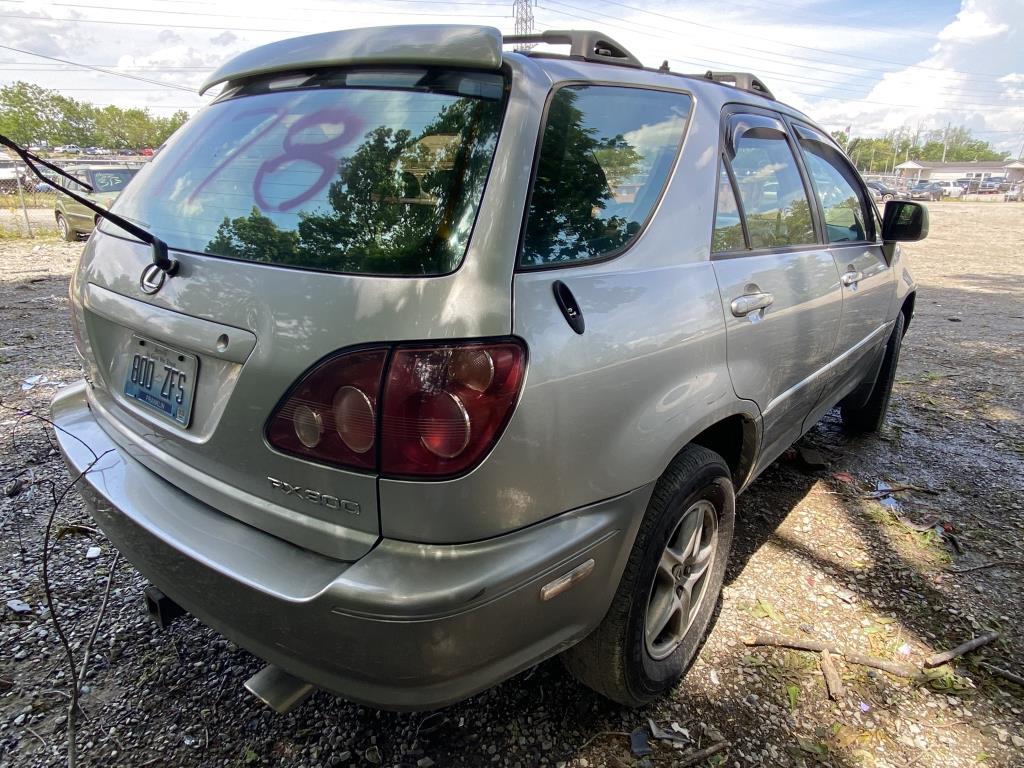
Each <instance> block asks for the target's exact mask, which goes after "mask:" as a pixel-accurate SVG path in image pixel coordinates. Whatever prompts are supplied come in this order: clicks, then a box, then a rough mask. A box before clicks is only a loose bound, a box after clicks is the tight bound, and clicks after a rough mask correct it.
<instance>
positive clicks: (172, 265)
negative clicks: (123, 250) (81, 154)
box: [0, 134, 178, 277]
mask: <svg viewBox="0 0 1024 768" xmlns="http://www.w3.org/2000/svg"><path fill="white" fill-rule="evenodd" d="M0 146H3V147H7V148H8V149H9V150H11V151H12V152H14V153H15V154H16V155H17V156H18V157H20V158H21V159H22V160H23V161H24V163H25V165H27V166H28V168H29V170H30V171H32V173H34V174H35V175H36V176H37V177H38V178H39V179H40V180H41V181H43V182H45V183H46V184H49V185H50V186H51V187H53V188H54V189H55V190H57V191H58V192H60V193H62V194H65V195H67V196H68V197H70V198H71V199H72V200H74V201H76V202H78V203H81V204H82V205H84V206H85V207H86V208H88V209H89V210H90V211H92V212H94V213H95V214H96V215H97V216H100V217H101V218H104V219H106V220H107V221H109V222H110V223H111V224H113V225H115V226H118V227H120V228H121V229H123V230H124V231H125V232H127V233H129V234H130V235H133V236H134V237H137V238H138V239H139V240H141V241H142V242H144V243H147V244H148V245H149V246H150V247H151V248H152V249H153V263H154V264H156V266H157V267H158V268H159V269H161V270H163V271H164V272H165V273H166V274H167V276H168V277H170V276H171V275H174V274H176V273H177V271H178V262H177V260H175V259H172V258H170V257H169V256H168V255H167V243H165V242H164V241H163V240H161V239H160V238H159V237H157V236H156V235H154V234H153V233H152V232H147V231H146V230H144V229H143V228H142V227H140V226H138V225H136V224H132V223H131V222H130V221H128V219H125V218H122V217H121V216H118V215H117V214H116V213H111V212H110V211H108V210H106V209H105V208H102V207H100V206H98V205H96V203H94V202H92V201H91V200H89V199H87V198H84V197H82V196H81V195H77V194H75V193H74V192H72V191H71V190H70V189H67V188H65V187H60V186H57V184H55V183H54V182H53V181H52V180H51V179H48V178H46V176H45V175H43V173H42V171H40V170H39V169H38V168H36V165H35V164H36V163H39V164H40V165H42V166H45V167H46V168H49V169H50V170H51V171H53V172H54V173H58V174H60V175H61V176H63V177H64V178H65V179H68V180H69V181H73V182H74V183H75V184H78V185H80V186H82V187H83V188H85V189H86V190H87V191H89V192H92V191H93V189H92V185H91V184H87V183H86V182H84V181H82V180H81V179H77V178H75V177H74V176H72V175H71V174H70V173H68V172H66V171H64V170H63V169H61V168H58V167H57V166H56V165H53V164H52V163H48V162H46V161H45V160H43V159H42V158H41V157H37V156H36V155H34V154H32V153H31V152H29V151H28V150H27V149H24V148H23V147H20V146H18V145H17V144H16V143H15V142H13V141H11V140H10V139H9V138H7V137H6V136H4V135H3V134H0Z"/></svg>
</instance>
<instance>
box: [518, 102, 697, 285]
mask: <svg viewBox="0 0 1024 768" xmlns="http://www.w3.org/2000/svg"><path fill="white" fill-rule="evenodd" d="M690 105H691V101H690V97H689V96H687V95H685V94H681V93H669V92H665V91H650V90H644V89H640V88H628V87H615V86H590V85H573V86H566V87H563V88H560V89H559V90H558V91H557V92H556V93H555V95H554V97H553V98H552V100H551V105H550V107H549V108H548V116H547V123H546V124H545V126H544V134H543V137H542V140H541V148H540V157H539V158H538V161H537V162H538V165H537V176H536V179H535V181H534V186H533V192H532V196H531V198H530V209H529V213H528V217H527V222H526V233H525V236H524V239H523V252H522V255H521V256H520V264H521V265H522V266H524V267H539V266H548V265H558V264H573V263H578V262H581V261H586V260H588V259H596V258H600V257H602V256H607V255H609V254H613V253H616V252H618V251H621V250H623V249H625V248H626V247H627V246H628V245H629V244H630V243H631V242H632V241H633V240H634V239H635V238H636V237H637V235H638V234H639V233H640V230H641V229H642V228H643V226H644V223H645V222H646V221H647V219H648V218H649V217H650V215H651V212H652V211H653V210H654V206H655V205H656V204H657V202H658V199H659V198H660V197H661V193H662V191H663V190H664V188H665V185H666V183H667V182H668V179H669V175H670V174H671V171H672V167H673V165H674V164H675V159H676V155H677V154H678V153H679V147H680V145H681V144H682V140H683V131H684V129H685V127H686V118H687V116H688V115H689V113H690Z"/></svg>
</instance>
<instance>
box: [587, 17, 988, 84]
mask: <svg viewBox="0 0 1024 768" xmlns="http://www.w3.org/2000/svg"><path fill="white" fill-rule="evenodd" d="M605 2H607V3H608V4H609V5H617V6H619V7H621V8H627V9H629V10H631V11H638V12H640V13H646V14H648V15H649V16H659V17H661V18H663V19H669V20H671V21H676V22H679V23H682V24H689V25H691V26H694V27H701V28H703V29H712V30H715V31H716V32H726V33H728V34H730V35H742V36H743V37H751V38H754V39H756V40H768V41H770V42H773V43H779V44H780V45H787V46H790V47H792V48H800V49H802V50H805V51H814V52H816V53H824V54H826V55H828V56H843V57H845V58H848V59H857V60H859V61H874V62H882V63H885V64H894V65H896V66H899V67H908V68H911V67H912V68H915V69H925V70H930V71H938V72H946V71H947V70H945V69H944V68H942V67H929V66H927V65H924V64H910V63H908V62H905V61H895V60H893V59H883V58H880V57H876V56H858V55H857V54H855V53H843V52H842V51H829V50H826V49H824V48H815V47H814V46H810V45H798V44H797V43H791V42H789V41H786V40H776V39H775V38H771V37H765V36H764V35H751V34H750V33H748V32H739V31H737V30H732V29H724V28H722V27H716V26H714V25H712V24H704V23H702V22H699V21H692V20H690V19H684V18H682V17H679V16H670V15H669V14H666V13H658V12H657V11H648V10H647V9H645V8H638V7H637V6H635V5H629V4H627V3H622V2H618V0H605ZM751 50H759V49H756V48H753V49H751ZM961 74H966V75H971V76H977V77H983V78H987V77H1002V75H996V74H993V73H991V72H969V71H964V72H963V73H961Z"/></svg>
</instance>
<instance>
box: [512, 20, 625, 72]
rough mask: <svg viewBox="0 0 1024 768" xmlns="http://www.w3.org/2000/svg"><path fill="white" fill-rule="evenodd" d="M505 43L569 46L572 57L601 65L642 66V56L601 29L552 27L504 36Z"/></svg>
mask: <svg viewBox="0 0 1024 768" xmlns="http://www.w3.org/2000/svg"><path fill="white" fill-rule="evenodd" d="M502 43H503V44H505V45H536V44H537V43H547V44H549V45H568V46H569V56H571V57H573V58H577V59H583V60H584V61H596V62H598V63H601V64H618V65H619V66H623V67H636V68H637V69H643V66H644V65H643V64H641V63H640V59H638V58H637V57H636V56H634V55H633V54H632V53H630V52H629V51H627V50H626V49H625V48H624V47H622V46H621V45H619V44H618V43H616V42H615V41H614V40H612V39H611V38H610V37H608V35H606V34H604V33H602V32H596V31H594V30H592V29H550V30H547V31H546V32H538V33H536V34H531V35H505V36H504V37H503V38H502Z"/></svg>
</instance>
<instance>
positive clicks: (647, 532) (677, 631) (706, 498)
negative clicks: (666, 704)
mask: <svg viewBox="0 0 1024 768" xmlns="http://www.w3.org/2000/svg"><path fill="white" fill-rule="evenodd" d="M697 519H699V520H700V521H701V523H702V526H701V531H702V533H700V534H696V530H695V528H693V527H692V526H691V524H692V523H694V522H695V521H696V520H697ZM735 520H736V498H735V493H734V491H733V486H732V480H731V474H730V472H729V467H728V466H727V465H726V463H725V461H724V460H723V459H722V457H721V456H719V455H718V454H717V453H715V452H714V451H710V450H708V449H707V448H704V447H702V446H699V445H691V446H688V447H686V448H685V449H683V451H682V452H680V453H679V455H678V456H676V458H675V459H674V460H673V461H672V463H671V464H670V465H669V467H668V469H667V470H665V473H664V474H663V475H662V476H661V478H659V480H658V482H657V484H656V485H655V488H654V493H653V495H652V496H651V500H650V502H649V503H648V505H647V511H646V512H645V514H644V519H643V521H642V522H641V523H640V528H639V530H638V531H637V535H636V540H635V542H634V544H633V549H632V551H631V552H630V555H629V559H628V561H627V562H626V567H625V570H624V571H623V574H622V579H621V581H620V582H619V586H618V589H617V590H616V592H615V597H614V599H613V600H612V605H611V608H609V609H608V613H607V614H606V615H605V617H604V619H603V620H602V622H601V624H599V625H598V627H597V629H595V630H594V631H593V632H591V633H590V635H588V636H587V637H586V638H584V639H583V640H582V641H581V642H580V643H579V644H578V645H576V646H574V647H573V648H570V649H569V650H568V651H566V652H565V653H563V654H562V660H563V662H564V663H565V665H566V667H568V669H569V671H570V672H571V673H572V674H573V676H574V677H576V679H577V680H579V681H580V682H582V683H583V684H584V685H586V686H588V687H589V688H591V689H593V690H594V691H596V692H597V693H600V694H602V695H603V696H606V697H607V698H609V699H611V700H613V701H616V702H618V703H619V704H624V705H626V706H629V707H637V706H642V705H644V704H648V703H650V702H651V701H653V700H654V699H656V698H657V697H658V696H660V695H662V694H664V693H665V692H666V691H668V690H669V689H671V688H672V687H673V686H675V684H676V683H678V682H679V680H680V679H681V678H682V676H683V674H684V673H685V672H686V670H687V669H689V667H690V665H691V664H692V663H693V660H694V659H695V658H696V657H697V653H698V651H699V650H700V648H701V646H702V645H703V644H704V638H705V636H706V634H707V631H708V626H709V625H710V623H711V618H712V615H713V614H714V611H715V608H716V607H717V605H718V599H719V595H720V593H721V591H722V581H723V579H724V577H725V567H726V563H727V562H728V559H729V548H730V546H731V544H732V534H733V526H734V524H735ZM712 523H713V525H712ZM691 531H692V532H693V533H692V534H691ZM693 535H696V537H697V538H696V541H697V544H696V546H695V547H694V549H695V550H696V552H695V553H694V555H696V557H695V558H694V559H693V564H691V565H690V566H686V565H685V563H686V562H687V561H688V559H689V558H688V557H683V558H678V557H671V556H670V555H669V552H668V550H667V549H666V548H667V546H668V545H669V544H670V543H673V544H675V542H679V543H681V542H682V541H683V540H692V536H693ZM709 547H710V550H711V551H710V554H707V550H708V548H709ZM673 549H674V550H675V551H676V552H677V553H680V552H681V553H682V554H683V555H684V556H686V554H687V552H691V549H690V547H686V546H673ZM700 552H704V553H705V554H704V555H703V556H700ZM663 560H665V561H666V562H668V563H672V564H673V565H674V568H673V569H672V570H671V571H670V570H667V569H665V568H663V567H661V564H662V562H663ZM700 560H703V561H704V567H703V569H701V565H700V564H699V561H700ZM673 579H675V581H673ZM683 582H685V583H686V584H690V583H691V582H693V584H692V585H691V589H692V591H693V594H694V595H695V596H696V599H695V600H694V601H693V602H692V603H691V605H692V608H691V610H690V611H687V612H686V613H683V609H680V610H677V611H674V612H673V611H671V610H669V611H664V612H659V613H661V615H663V616H664V615H666V614H667V615H668V616H669V621H668V622H667V624H666V626H665V629H664V630H663V631H662V632H661V633H659V634H657V635H655V636H654V637H651V638H649V637H648V635H647V632H646V631H645V630H646V627H647V620H648V614H649V613H650V610H649V609H650V608H651V607H652V606H655V608H657V606H658V605H661V606H669V605H672V604H673V601H672V599H671V597H670V598H669V599H668V601H664V600H656V598H657V597H658V596H663V595H666V594H667V595H670V596H677V595H678V592H679V590H680V589H683V587H682V586H681V585H682V583H683ZM698 592H699V594H697V593H698ZM677 604H678V603H677ZM687 614H688V615H689V619H688V621H687V619H685V618H684V616H686V615H687ZM656 616H657V614H656V613H651V616H650V618H651V620H652V622H653V621H654V620H655V618H656ZM684 623H685V627H684ZM671 636H674V637H675V638H676V639H675V640H674V641H673V640H672V639H671ZM659 641H661V642H659ZM652 651H653V653H652Z"/></svg>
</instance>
